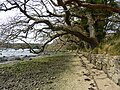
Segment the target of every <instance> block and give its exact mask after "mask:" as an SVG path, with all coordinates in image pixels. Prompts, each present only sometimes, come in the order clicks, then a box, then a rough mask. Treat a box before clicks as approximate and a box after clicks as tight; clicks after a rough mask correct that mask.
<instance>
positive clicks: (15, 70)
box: [0, 54, 73, 90]
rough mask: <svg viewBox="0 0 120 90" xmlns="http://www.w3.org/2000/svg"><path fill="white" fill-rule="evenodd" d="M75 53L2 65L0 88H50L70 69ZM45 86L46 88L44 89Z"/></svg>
mask: <svg viewBox="0 0 120 90" xmlns="http://www.w3.org/2000/svg"><path fill="white" fill-rule="evenodd" d="M72 58H73V55H69V54H64V55H63V54H59V55H58V54H57V55H54V56H46V57H40V58H35V59H33V60H30V61H21V62H18V63H16V64H12V65H10V64H6V65H2V66H0V90H2V89H3V88H6V89H8V90H34V89H36V88H39V89H40V90H49V88H51V87H52V86H51V85H52V84H53V82H54V81H55V80H57V79H59V76H60V75H61V74H62V72H64V71H65V70H68V69H69V68H70V67H69V63H70V60H71V59H72ZM43 88H44V89H43Z"/></svg>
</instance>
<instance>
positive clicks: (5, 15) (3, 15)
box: [0, 0, 120, 23]
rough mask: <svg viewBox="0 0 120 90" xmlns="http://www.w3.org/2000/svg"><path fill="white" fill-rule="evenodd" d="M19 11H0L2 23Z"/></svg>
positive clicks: (0, 0)
mask: <svg viewBox="0 0 120 90" xmlns="http://www.w3.org/2000/svg"><path fill="white" fill-rule="evenodd" d="M2 1H4V0H0V3H1V2H2ZM116 1H120V0H116ZM18 13H19V11H17V10H12V11H7V12H3V11H2V12H0V23H5V22H8V21H9V20H10V17H14V16H16V14H18Z"/></svg>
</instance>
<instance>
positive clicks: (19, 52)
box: [0, 48, 36, 57]
mask: <svg viewBox="0 0 120 90" xmlns="http://www.w3.org/2000/svg"><path fill="white" fill-rule="evenodd" d="M26 55H27V56H31V55H36V54H33V53H30V51H29V49H24V50H23V49H18V50H15V49H10V48H9V49H0V57H3V56H6V57H10V56H26Z"/></svg>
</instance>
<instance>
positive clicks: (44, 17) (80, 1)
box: [0, 0, 120, 53]
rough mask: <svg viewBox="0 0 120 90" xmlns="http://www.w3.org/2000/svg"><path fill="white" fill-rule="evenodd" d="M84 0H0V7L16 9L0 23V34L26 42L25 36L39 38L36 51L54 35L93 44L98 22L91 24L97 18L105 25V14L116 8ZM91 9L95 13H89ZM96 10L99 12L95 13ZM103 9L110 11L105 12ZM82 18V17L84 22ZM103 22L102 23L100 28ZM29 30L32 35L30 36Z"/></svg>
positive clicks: (95, 43) (95, 39) (95, 41)
mask: <svg viewBox="0 0 120 90" xmlns="http://www.w3.org/2000/svg"><path fill="white" fill-rule="evenodd" d="M87 1H88V0H5V2H3V3H2V4H1V8H0V11H9V10H13V9H16V10H19V12H20V13H19V14H18V15H17V16H16V17H13V18H12V19H11V21H9V22H8V23H7V24H2V25H1V35H2V36H4V39H5V40H14V39H19V40H22V41H24V42H25V43H26V44H28V43H27V42H26V41H25V39H26V38H32V39H33V40H34V41H37V42H40V43H41V42H42V46H41V47H40V51H43V50H44V48H45V46H46V45H47V44H48V43H50V42H51V41H53V40H54V39H56V38H58V37H62V36H64V35H67V34H71V35H73V36H75V37H77V38H78V39H79V40H78V41H81V40H82V41H85V42H87V43H88V44H89V45H90V46H91V47H92V48H94V47H96V46H97V45H98V44H99V41H98V38H97V37H96V36H97V34H98V33H97V32H96V31H97V29H96V27H98V26H96V27H95V25H96V24H98V22H99V21H101V19H103V21H104V22H105V23H104V24H105V25H108V21H107V20H108V17H110V16H111V13H112V14H114V13H118V14H120V8H118V7H114V6H112V5H110V4H109V2H107V3H106V4H103V3H102V4H101V3H98V4H97V3H94V4H93V3H88V2H87ZM108 1H109V0H108ZM92 10H93V11H95V13H92ZM97 10H99V12H100V13H96V12H97ZM105 12H107V14H108V13H110V15H107V16H105V15H106V13H105ZM104 13H105V14H104ZM101 16H102V17H101ZM83 20H85V23H84V24H83V22H84V21H83ZM106 21H107V22H106ZM105 25H102V27H103V28H104V27H105ZM103 28H102V29H103ZM104 29H105V28H104ZM31 33H32V36H30V35H31ZM28 45H29V44H28ZM29 46H30V45H29ZM31 49H32V47H31ZM35 53H39V52H35Z"/></svg>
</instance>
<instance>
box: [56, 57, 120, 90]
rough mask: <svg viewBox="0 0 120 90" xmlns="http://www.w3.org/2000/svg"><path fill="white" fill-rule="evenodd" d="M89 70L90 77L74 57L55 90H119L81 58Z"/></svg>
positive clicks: (104, 75) (119, 89) (101, 72)
mask: <svg viewBox="0 0 120 90" xmlns="http://www.w3.org/2000/svg"><path fill="white" fill-rule="evenodd" d="M82 59H83V61H84V62H85V63H86V64H87V65H88V66H87V67H88V68H89V69H90V68H91V69H90V70H91V75H92V76H93V77H94V79H93V78H92V76H91V75H90V74H89V71H88V70H87V69H86V68H85V66H84V65H83V64H82V63H81V62H80V58H78V57H76V58H74V59H73V60H71V62H72V63H71V65H70V66H71V68H70V70H68V71H65V72H64V73H63V75H62V76H61V77H60V81H58V84H57V85H58V87H59V89H58V88H56V90H120V87H119V86H117V85H116V84H115V83H114V82H113V81H111V80H110V79H109V78H107V75H106V74H105V73H104V72H103V71H100V70H96V69H92V67H94V66H93V65H92V64H89V63H88V61H87V60H86V58H82Z"/></svg>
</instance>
